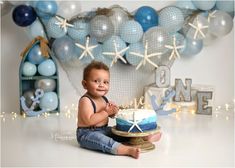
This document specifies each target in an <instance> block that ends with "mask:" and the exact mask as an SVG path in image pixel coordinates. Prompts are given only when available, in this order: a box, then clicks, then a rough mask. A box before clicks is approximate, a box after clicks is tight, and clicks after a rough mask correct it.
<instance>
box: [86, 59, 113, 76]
mask: <svg viewBox="0 0 235 168" xmlns="http://www.w3.org/2000/svg"><path fill="white" fill-rule="evenodd" d="M92 69H103V70H105V71H107V72H109V67H108V66H107V65H105V64H104V63H103V62H100V61H92V62H91V63H90V64H88V65H87V66H86V67H85V68H84V71H83V80H86V78H87V77H88V76H89V73H90V72H91V70H92Z"/></svg>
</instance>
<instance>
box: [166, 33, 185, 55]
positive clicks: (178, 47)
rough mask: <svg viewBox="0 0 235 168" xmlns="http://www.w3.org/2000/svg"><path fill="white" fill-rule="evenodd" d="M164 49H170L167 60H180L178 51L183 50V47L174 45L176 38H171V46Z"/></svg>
mask: <svg viewBox="0 0 235 168" xmlns="http://www.w3.org/2000/svg"><path fill="white" fill-rule="evenodd" d="M165 47H166V48H168V49H171V50H172V51H171V55H170V57H169V60H171V59H172V58H173V57H174V58H175V59H176V58H177V57H178V58H180V54H179V52H178V49H181V48H184V45H180V46H177V45H176V38H175V36H174V37H173V45H165Z"/></svg>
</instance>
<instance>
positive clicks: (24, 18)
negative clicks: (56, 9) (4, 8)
mask: <svg viewBox="0 0 235 168" xmlns="http://www.w3.org/2000/svg"><path fill="white" fill-rule="evenodd" d="M12 18H13V21H14V22H15V24H17V25H18V26H22V27H26V26H29V25H31V24H32V23H33V22H34V21H35V20H36V18H37V14H36V12H35V11H34V9H33V8H32V7H31V6H27V5H19V6H17V7H16V8H15V9H14V11H13V13H12Z"/></svg>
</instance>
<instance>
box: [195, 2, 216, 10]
mask: <svg viewBox="0 0 235 168" xmlns="http://www.w3.org/2000/svg"><path fill="white" fill-rule="evenodd" d="M192 2H193V4H194V6H195V7H197V8H198V9H200V10H210V9H212V8H213V7H214V6H215V3H216V0H207V1H199V0H192Z"/></svg>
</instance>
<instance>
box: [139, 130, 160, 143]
mask: <svg viewBox="0 0 235 168" xmlns="http://www.w3.org/2000/svg"><path fill="white" fill-rule="evenodd" d="M161 136H162V133H161V132H157V133H155V134H152V135H149V136H146V137H144V138H143V139H144V140H145V141H149V142H157V141H159V140H160V139H161Z"/></svg>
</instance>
